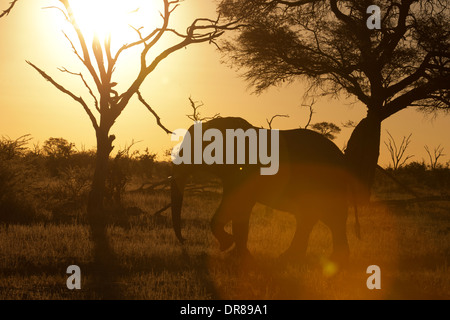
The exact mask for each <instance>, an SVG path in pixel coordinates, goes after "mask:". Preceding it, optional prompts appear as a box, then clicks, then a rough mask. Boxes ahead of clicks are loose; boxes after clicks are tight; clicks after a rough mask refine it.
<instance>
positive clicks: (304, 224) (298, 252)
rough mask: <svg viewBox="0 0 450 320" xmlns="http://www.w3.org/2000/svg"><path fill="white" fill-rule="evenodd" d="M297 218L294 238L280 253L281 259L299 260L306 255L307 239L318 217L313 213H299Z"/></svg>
mask: <svg viewBox="0 0 450 320" xmlns="http://www.w3.org/2000/svg"><path fill="white" fill-rule="evenodd" d="M296 218H297V228H296V230H295V234H294V238H293V240H292V242H291V245H290V246H289V248H288V249H287V250H286V251H285V252H284V253H283V254H282V255H281V257H280V258H281V259H282V260H291V261H301V260H302V259H304V258H305V256H306V249H307V248H308V239H309V235H310V234H311V231H312V229H313V227H314V225H315V224H316V223H317V221H318V218H317V217H315V216H313V215H310V214H308V215H302V217H300V216H299V215H298V216H297V217H296ZM301 218H303V219H301Z"/></svg>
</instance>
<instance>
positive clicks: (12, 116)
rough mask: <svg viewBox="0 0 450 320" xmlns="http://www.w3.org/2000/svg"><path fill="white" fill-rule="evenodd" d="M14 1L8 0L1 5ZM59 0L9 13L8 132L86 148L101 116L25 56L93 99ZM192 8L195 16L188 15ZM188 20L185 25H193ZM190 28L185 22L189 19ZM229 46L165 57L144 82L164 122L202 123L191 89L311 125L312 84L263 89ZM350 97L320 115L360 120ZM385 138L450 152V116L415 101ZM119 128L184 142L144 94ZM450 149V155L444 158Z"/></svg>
mask: <svg viewBox="0 0 450 320" xmlns="http://www.w3.org/2000/svg"><path fill="white" fill-rule="evenodd" d="M8 3H9V1H4V0H0V4H1V6H0V8H1V9H4V8H6V7H7V4H8ZM55 4H57V1H50V0H49V1H19V2H18V3H17V5H16V7H15V8H14V10H13V12H12V13H11V15H9V16H7V17H5V18H3V19H1V20H0V63H1V67H0V135H4V136H5V135H7V136H9V137H11V138H17V137H19V136H21V135H23V134H27V133H29V134H31V135H32V136H33V137H34V141H35V142H37V141H40V142H41V144H42V142H43V141H44V140H46V139H48V138H49V137H64V138H65V139H67V140H69V141H71V142H74V143H75V144H76V145H77V147H78V148H80V147H81V146H82V145H84V146H85V147H86V148H91V147H94V146H95V135H94V131H93V128H92V126H91V123H90V121H89V119H88V117H87V116H86V114H85V112H84V111H83V110H82V108H81V106H80V105H78V104H77V103H76V102H74V101H72V100H71V98H69V97H67V96H66V95H64V94H62V93H61V92H59V91H58V90H57V89H55V88H54V87H53V86H52V85H51V84H49V83H48V82H46V81H45V80H44V79H43V78H41V76H40V75H39V74H37V72H36V71H35V70H33V69H32V68H31V67H30V66H29V65H28V64H26V62H25V60H30V61H31V62H33V63H35V64H36V65H37V66H39V67H40V68H42V69H43V70H45V71H46V72H47V73H49V74H50V75H52V76H53V77H54V78H55V79H56V80H57V81H59V82H60V83H62V84H64V85H65V86H66V87H67V88H70V89H71V90H72V91H73V92H75V93H76V94H77V95H81V94H82V95H83V96H84V97H86V100H88V101H91V100H89V96H88V95H86V94H87V93H86V89H85V88H84V87H83V85H82V84H80V82H79V79H77V78H76V77H73V76H70V75H68V74H63V73H61V72H59V71H58V70H57V68H58V67H63V66H64V67H67V69H69V70H71V71H76V72H80V71H82V72H84V73H86V72H85V71H84V70H83V69H82V68H81V67H80V64H79V63H78V62H77V59H76V57H75V56H74V55H73V53H72V51H71V49H70V47H69V45H68V43H67V41H66V40H65V38H64V36H63V35H62V33H61V17H59V14H58V12H56V11H55V10H42V9H41V8H42V7H45V6H51V5H55ZM214 10H215V5H214V1H208V2H207V1H205V0H186V1H184V2H183V3H182V5H181V7H180V8H178V9H177V10H176V11H175V13H174V15H173V20H174V21H175V20H176V19H177V16H178V17H180V18H179V20H178V23H180V21H186V24H187V21H191V19H193V18H195V17H210V18H214V17H215V11H214ZM187 16H189V17H190V19H189V20H186V17H187ZM186 24H185V26H186ZM180 30H184V29H180ZM220 58H221V53H220V52H218V50H217V49H216V47H215V46H214V45H208V44H200V45H193V46H190V47H188V48H187V49H186V50H180V51H179V52H176V53H175V54H173V55H172V56H170V57H169V58H168V59H167V60H165V61H163V62H162V63H161V64H160V65H159V67H158V68H157V69H156V70H155V72H154V73H152V74H151V75H150V76H149V77H148V78H147V80H146V81H145V82H144V84H143V86H142V88H141V91H142V93H143V95H144V97H145V98H146V100H147V101H148V102H149V103H150V104H151V105H152V107H153V108H154V109H155V110H156V111H157V112H158V113H159V115H160V117H161V119H162V121H163V123H164V124H165V125H166V127H168V128H169V129H171V130H175V129H177V128H188V127H189V126H190V125H191V124H192V123H191V121H190V120H189V119H188V118H187V117H186V114H190V113H191V108H190V104H189V101H188V98H189V97H190V96H191V97H192V98H193V99H194V100H199V101H200V100H201V101H203V103H204V104H205V105H204V107H202V109H201V111H202V114H203V115H213V114H216V113H220V114H221V115H222V116H241V117H243V118H245V119H247V120H248V121H249V122H251V123H252V124H253V125H255V126H267V124H266V118H270V117H271V116H272V115H275V114H288V115H290V118H279V119H276V120H275V121H274V124H273V127H274V128H278V129H290V128H295V127H298V126H304V125H305V123H306V122H307V119H308V116H309V111H308V109H307V108H305V107H301V105H302V103H303V101H302V96H303V91H304V90H303V88H302V85H301V84H300V83H294V84H291V85H287V86H286V87H282V88H272V89H270V90H269V91H267V92H265V93H263V94H261V95H259V96H256V95H253V94H252V91H251V89H248V85H247V83H246V82H244V80H243V79H242V78H240V77H239V76H238V73H237V72H236V71H235V70H232V69H230V68H229V67H228V66H226V65H224V64H221V63H220ZM123 69H124V70H122V71H119V72H118V74H119V75H120V76H122V77H123V78H118V79H116V81H117V82H119V83H120V82H121V80H122V79H123V80H127V79H128V80H129V78H128V77H129V76H131V75H132V74H133V70H132V68H131V65H130V66H128V65H127V66H124V68H123ZM344 102H345V101H338V100H332V99H328V98H323V99H321V100H319V101H318V102H317V103H316V105H315V112H316V113H315V114H314V117H313V123H314V122H321V121H329V122H334V123H336V124H338V125H341V123H342V122H346V121H347V120H353V121H355V122H358V121H359V120H360V119H362V118H363V117H364V115H365V108H364V106H363V105H362V104H360V103H356V104H354V105H348V104H345V103H344ZM382 130H383V135H382V141H384V140H386V139H387V138H386V136H387V135H386V130H389V131H390V132H391V134H392V135H393V136H394V137H395V138H396V140H397V141H400V140H401V138H402V137H403V136H404V135H408V134H409V133H412V142H411V146H410V149H408V150H409V152H408V154H413V155H415V157H414V158H412V160H417V161H421V160H422V159H423V158H425V159H426V153H425V150H424V148H423V147H424V145H425V144H428V145H429V146H430V147H435V146H437V145H439V144H441V145H442V146H444V148H445V150H444V151H445V153H447V154H448V153H449V150H450V142H449V136H450V135H449V133H450V116H445V115H443V114H441V115H439V116H438V117H437V118H436V119H434V120H432V119H431V118H430V116H428V117H427V116H424V114H422V113H419V112H416V111H414V110H404V111H401V112H399V113H398V114H396V115H394V116H392V117H391V118H390V119H387V120H386V121H385V122H384V123H383V128H382ZM111 133H113V134H115V135H116V137H117V140H116V142H115V146H116V148H120V147H124V146H125V145H126V144H129V143H130V142H131V140H132V139H134V140H135V141H141V142H140V143H139V144H138V145H136V148H139V149H145V148H146V147H149V149H150V150H152V151H153V152H157V153H159V154H162V153H163V152H164V150H166V149H167V148H168V147H169V146H172V145H174V143H172V142H171V141H170V137H169V136H168V135H166V134H165V133H164V132H163V131H162V130H161V129H160V128H159V127H157V126H156V124H155V120H154V118H153V116H152V115H151V114H150V113H149V112H148V111H147V110H146V109H145V107H144V106H142V105H141V104H140V103H139V102H138V100H137V99H136V98H134V99H132V101H131V103H130V104H129V106H128V107H127V108H126V109H125V111H124V112H123V114H122V115H121V117H119V119H118V121H117V123H116V124H115V126H114V127H113V129H112V132H111ZM350 133H351V130H350V129H343V131H342V132H341V134H340V135H339V137H338V139H337V140H336V141H335V142H336V144H337V145H338V146H339V147H340V148H342V147H343V146H344V144H345V142H346V141H347V140H348V138H349V136H350ZM380 149H381V158H380V163H381V164H382V165H386V164H387V162H388V161H389V160H388V153H387V150H386V147H385V146H384V144H383V142H382V144H381V147H380ZM449 158H450V157H449V156H446V157H444V158H443V161H444V162H447V161H448V160H449Z"/></svg>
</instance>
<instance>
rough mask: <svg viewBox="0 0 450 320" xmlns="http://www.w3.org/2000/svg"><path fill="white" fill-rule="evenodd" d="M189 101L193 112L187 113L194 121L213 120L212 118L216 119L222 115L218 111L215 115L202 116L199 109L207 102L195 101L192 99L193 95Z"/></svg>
mask: <svg viewBox="0 0 450 320" xmlns="http://www.w3.org/2000/svg"><path fill="white" fill-rule="evenodd" d="M189 102H190V103H191V107H192V110H193V112H192V114H188V115H186V116H187V117H188V118H189V119H191V120H192V121H208V120H212V119H216V118H219V117H220V113H216V114H215V115H213V116H212V117H202V116H201V114H200V111H198V109H200V108H201V107H203V106H204V105H205V104H204V103H203V102H201V101H200V102H199V101H194V100H192V98H191V97H189Z"/></svg>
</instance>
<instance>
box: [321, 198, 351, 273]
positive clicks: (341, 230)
mask: <svg viewBox="0 0 450 320" xmlns="http://www.w3.org/2000/svg"><path fill="white" fill-rule="evenodd" d="M347 209H348V207H347V205H346V204H344V203H342V204H340V205H337V206H335V207H334V209H333V210H332V211H331V215H327V216H326V218H324V219H323V221H324V222H325V223H326V224H327V225H328V227H329V228H330V230H331V234H332V237H333V254H332V260H334V261H335V262H336V263H338V264H340V265H346V264H347V263H348V258H349V255H350V250H349V246H348V240H347Z"/></svg>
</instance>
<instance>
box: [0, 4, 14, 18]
mask: <svg viewBox="0 0 450 320" xmlns="http://www.w3.org/2000/svg"><path fill="white" fill-rule="evenodd" d="M17 1H18V0H13V1H12V2H10V3H9V7H8V8H7V9H6V10H3V12H2V13H0V18H3V17H6V16H7V15H8V14H10V12H11V10H12V9H13V8H14V6H15V5H16V3H17Z"/></svg>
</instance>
